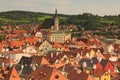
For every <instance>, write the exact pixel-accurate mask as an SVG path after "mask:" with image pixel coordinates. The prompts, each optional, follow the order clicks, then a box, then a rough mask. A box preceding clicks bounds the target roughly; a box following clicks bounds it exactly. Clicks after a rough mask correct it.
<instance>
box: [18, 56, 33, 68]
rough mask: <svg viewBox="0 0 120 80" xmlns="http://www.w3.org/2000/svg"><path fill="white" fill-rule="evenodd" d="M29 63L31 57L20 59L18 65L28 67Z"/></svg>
mask: <svg viewBox="0 0 120 80" xmlns="http://www.w3.org/2000/svg"><path fill="white" fill-rule="evenodd" d="M31 63H32V58H31V57H25V56H23V57H22V58H21V60H20V61H19V64H21V65H26V66H30V64H31Z"/></svg>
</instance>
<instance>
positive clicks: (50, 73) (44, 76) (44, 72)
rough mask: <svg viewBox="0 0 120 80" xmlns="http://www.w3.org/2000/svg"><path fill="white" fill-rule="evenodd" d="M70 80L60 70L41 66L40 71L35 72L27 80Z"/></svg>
mask: <svg viewBox="0 0 120 80" xmlns="http://www.w3.org/2000/svg"><path fill="white" fill-rule="evenodd" d="M30 79H34V80H35V79H36V80H57V79H58V80H68V79H67V78H66V77H64V76H63V75H62V74H61V73H60V72H59V71H58V70H56V69H54V68H53V67H50V66H45V65H44V66H41V67H40V68H39V69H37V70H35V71H33V72H32V73H31V74H30V75H29V76H28V77H27V78H26V80H30Z"/></svg>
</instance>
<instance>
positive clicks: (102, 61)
mask: <svg viewBox="0 0 120 80" xmlns="http://www.w3.org/2000/svg"><path fill="white" fill-rule="evenodd" d="M100 63H101V64H102V66H103V67H105V66H106V64H107V63H108V60H107V59H102V60H101V62H100Z"/></svg>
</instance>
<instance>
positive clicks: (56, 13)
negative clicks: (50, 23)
mask: <svg viewBox="0 0 120 80" xmlns="http://www.w3.org/2000/svg"><path fill="white" fill-rule="evenodd" d="M56 17H57V8H56V9H55V16H54V18H56Z"/></svg>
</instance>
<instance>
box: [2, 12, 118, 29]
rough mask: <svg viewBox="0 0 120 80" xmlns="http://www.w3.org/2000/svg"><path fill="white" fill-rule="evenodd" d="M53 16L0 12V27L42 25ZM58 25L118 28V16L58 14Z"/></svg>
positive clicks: (38, 13)
mask: <svg viewBox="0 0 120 80" xmlns="http://www.w3.org/2000/svg"><path fill="white" fill-rule="evenodd" d="M53 16H54V14H50V13H41V12H29V11H7V12H0V25H14V24H23V23H24V24H32V23H37V24H38V23H42V22H43V21H44V20H45V19H46V18H53ZM58 17H59V24H64V25H69V24H74V25H79V26H82V27H84V28H85V29H92V30H93V29H99V28H101V27H105V26H113V25H117V26H120V15H113V16H111V15H110V16H98V15H93V14H90V13H83V14H78V15H64V14H58Z"/></svg>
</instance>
